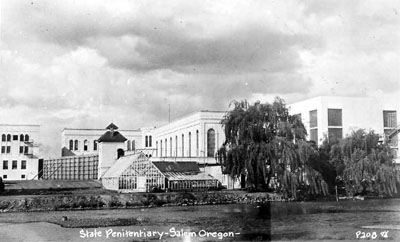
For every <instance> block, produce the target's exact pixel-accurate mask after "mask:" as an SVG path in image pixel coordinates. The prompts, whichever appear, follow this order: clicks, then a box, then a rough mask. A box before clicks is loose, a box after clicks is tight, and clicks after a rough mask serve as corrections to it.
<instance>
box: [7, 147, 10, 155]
mask: <svg viewBox="0 0 400 242" xmlns="http://www.w3.org/2000/svg"><path fill="white" fill-rule="evenodd" d="M10 153H11V146H7V154H10Z"/></svg>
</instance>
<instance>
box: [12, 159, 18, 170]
mask: <svg viewBox="0 0 400 242" xmlns="http://www.w3.org/2000/svg"><path fill="white" fill-rule="evenodd" d="M12 169H13V170H16V169H17V161H16V160H13V161H12Z"/></svg>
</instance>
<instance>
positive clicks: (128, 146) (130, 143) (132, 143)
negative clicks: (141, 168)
mask: <svg viewBox="0 0 400 242" xmlns="http://www.w3.org/2000/svg"><path fill="white" fill-rule="evenodd" d="M135 149H136V141H135V140H132V141H130V140H128V141H127V142H126V150H128V151H130V150H133V151H135Z"/></svg>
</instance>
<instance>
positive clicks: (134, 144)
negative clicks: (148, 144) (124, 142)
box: [132, 140, 136, 151]
mask: <svg viewBox="0 0 400 242" xmlns="http://www.w3.org/2000/svg"><path fill="white" fill-rule="evenodd" d="M135 149H136V143H135V140H132V150H133V151H135Z"/></svg>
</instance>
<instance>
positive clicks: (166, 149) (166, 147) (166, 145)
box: [165, 139, 168, 157]
mask: <svg viewBox="0 0 400 242" xmlns="http://www.w3.org/2000/svg"><path fill="white" fill-rule="evenodd" d="M167 156H168V142H167V139H165V157H167Z"/></svg>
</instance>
